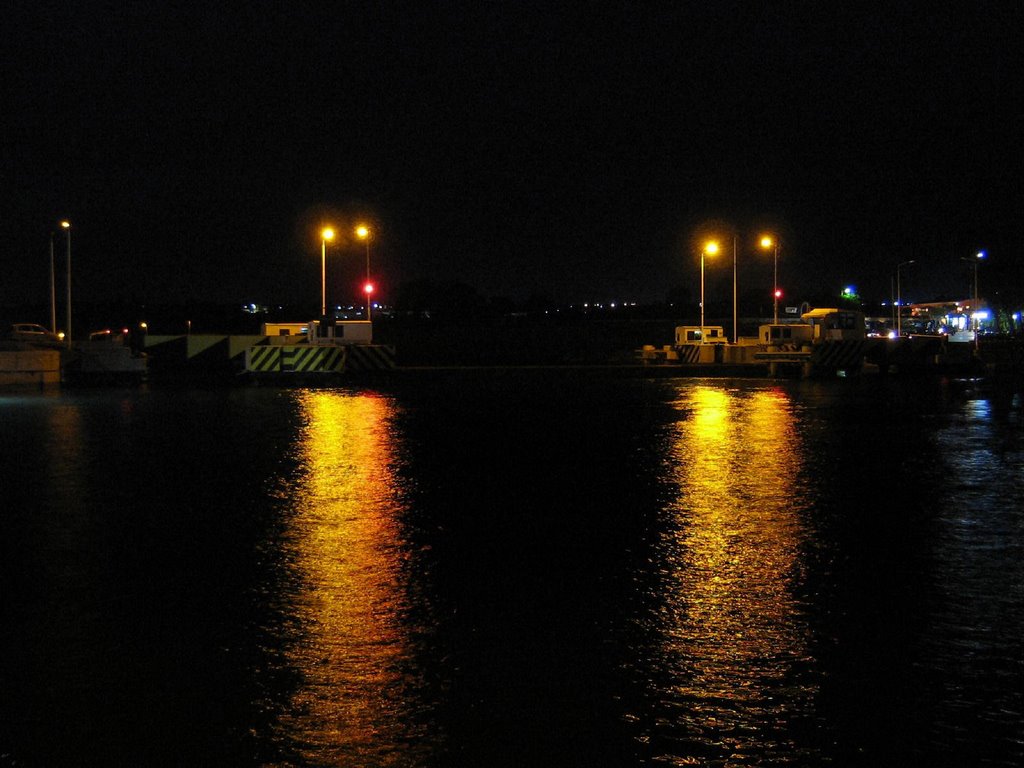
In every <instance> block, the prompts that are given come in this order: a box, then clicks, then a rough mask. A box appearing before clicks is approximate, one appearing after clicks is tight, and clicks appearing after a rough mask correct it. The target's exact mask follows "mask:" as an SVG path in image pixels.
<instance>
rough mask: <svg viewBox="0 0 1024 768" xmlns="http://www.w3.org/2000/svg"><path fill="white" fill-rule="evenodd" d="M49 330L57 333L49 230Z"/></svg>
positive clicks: (54, 282)
mask: <svg viewBox="0 0 1024 768" xmlns="http://www.w3.org/2000/svg"><path fill="white" fill-rule="evenodd" d="M50 331H51V332H53V333H57V288H56V281H55V278H54V274H53V232H50Z"/></svg>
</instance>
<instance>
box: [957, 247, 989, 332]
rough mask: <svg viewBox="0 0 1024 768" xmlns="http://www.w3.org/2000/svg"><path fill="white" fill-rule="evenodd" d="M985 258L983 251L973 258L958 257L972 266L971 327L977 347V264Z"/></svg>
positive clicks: (978, 320) (978, 321) (978, 324)
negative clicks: (972, 298)
mask: <svg viewBox="0 0 1024 768" xmlns="http://www.w3.org/2000/svg"><path fill="white" fill-rule="evenodd" d="M984 258H985V252H984V251H978V252H977V253H976V254H974V258H970V259H968V258H966V257H964V256H961V257H960V261H966V262H967V263H968V264H973V265H974V301H973V303H972V306H971V327H972V328H973V329H974V346H975V347H977V346H978V328H979V327H980V325H981V320H980V319H979V318H978V302H979V298H978V264H980V263H981V260H982V259H984Z"/></svg>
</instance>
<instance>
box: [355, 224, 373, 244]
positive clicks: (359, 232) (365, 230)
mask: <svg viewBox="0 0 1024 768" xmlns="http://www.w3.org/2000/svg"><path fill="white" fill-rule="evenodd" d="M369 236H370V229H369V227H365V226H362V225H360V226H358V227H356V237H358V238H359V239H360V240H365V239H366V238H368V237H369Z"/></svg>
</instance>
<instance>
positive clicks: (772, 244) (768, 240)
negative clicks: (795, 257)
mask: <svg viewBox="0 0 1024 768" xmlns="http://www.w3.org/2000/svg"><path fill="white" fill-rule="evenodd" d="M761 247H762V248H771V249H772V251H773V262H774V267H773V275H774V276H773V278H772V297H773V299H774V301H775V304H774V307H775V311H774V315H773V317H774V319H773V320H772V322H773V323H775V325H778V324H779V243H778V241H777V240H775V239H774V238H772V237H771V235H765V236H764V237H762V238H761Z"/></svg>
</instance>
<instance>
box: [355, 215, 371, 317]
mask: <svg viewBox="0 0 1024 768" xmlns="http://www.w3.org/2000/svg"><path fill="white" fill-rule="evenodd" d="M356 237H358V238H359V239H360V240H363V241H365V242H366V283H365V284H364V285H363V291H365V293H366V319H367V320H369V319H370V294H372V293H373V284H372V283H371V282H370V228H369V227H367V226H366V225H365V224H360V225H359V226H358V227H356Z"/></svg>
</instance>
